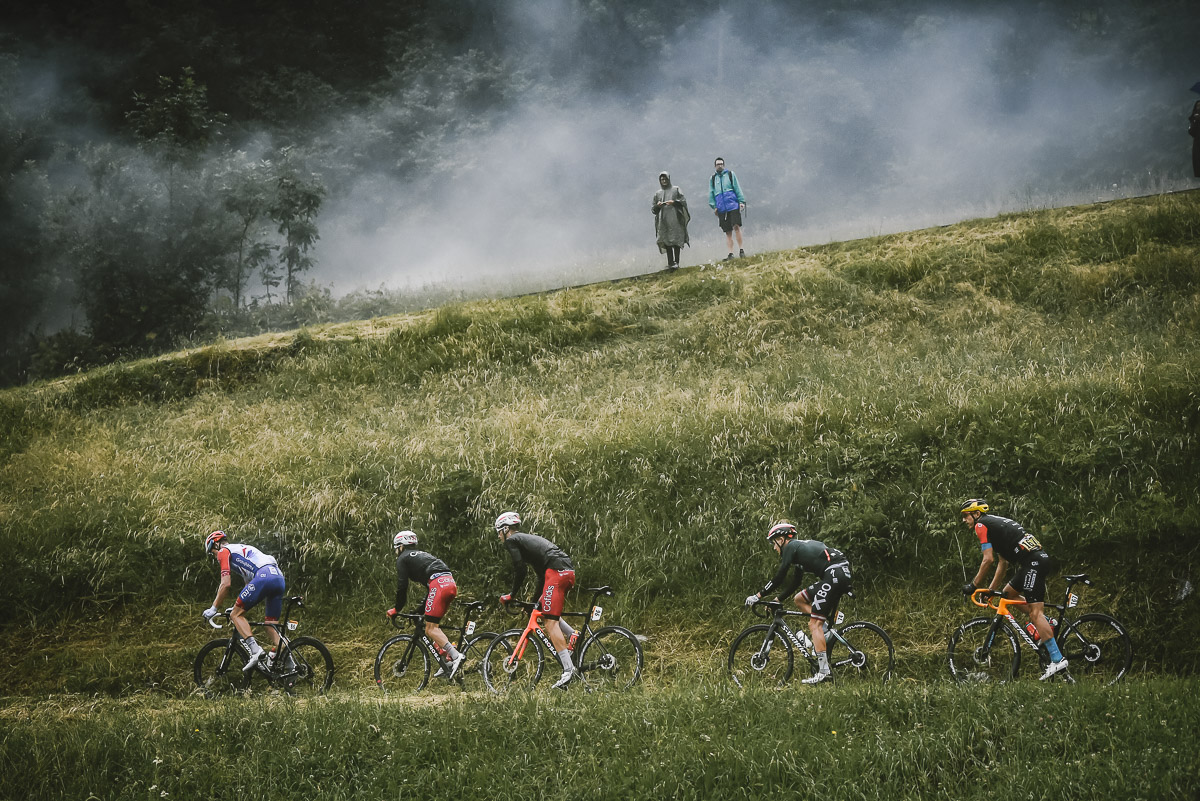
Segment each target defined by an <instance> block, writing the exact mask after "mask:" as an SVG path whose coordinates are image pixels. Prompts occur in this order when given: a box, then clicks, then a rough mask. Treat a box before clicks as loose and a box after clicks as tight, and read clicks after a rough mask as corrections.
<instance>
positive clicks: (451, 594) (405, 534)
mask: <svg viewBox="0 0 1200 801" xmlns="http://www.w3.org/2000/svg"><path fill="white" fill-rule="evenodd" d="M416 546H417V535H416V534H415V533H414V532H412V531H401V532H400V533H399V534H397V535H396V536H395V537H393V538H392V548H393V549H394V550H395V551H396V553H397V556H396V605H395V606H393V607H392V608H391V609H389V610H388V612H387V613H388V617H394V616H395V615H396V613H397V612H399V611H400V610H401V609H403V608H404V604H405V603H407V602H408V582H409V581H410V580H412V581H415V582H417V583H418V584H420V585H422V586H424V587H427V588H428V589H429V592H428V593H427V594H426V596H425V605H424V609H423V610H422V612H423V614H424V615H425V634H426V635H427V636H428V637H429V639H431V640H433V643H434V645H436V646H437V649H438V651H439V653H441V654H442V657H443V658H444V659H445V660H446V661H447V662H449V663H450V672H449V674H447V678H450V679H452V678H454V674H456V673H457V672H458V669H459V668H460V667H461V666H462V663H463V655H462V654H461V653H459V651H458V649H457V648H455V647H454V643H452V642H450V638H449V637H447V636H446V634H445V633H444V632H443V631H442V627H441V625H440V624H441V622H442V617H443V616H444V615H445V614H446V610H447V609H448V608H449V606H450V602H451V601H453V600H454V598H455V597H456V596H457V595H458V587H457V585H455V583H454V576H453V575H451V574H450V568H448V567H446V563H445V562H443V561H442V560H441V559H438V558H437V557H436V556H434V555H433V554H431V553H427V552H425V551H419V550H417V547H416ZM438 673H441V670H440V669H439V671H438Z"/></svg>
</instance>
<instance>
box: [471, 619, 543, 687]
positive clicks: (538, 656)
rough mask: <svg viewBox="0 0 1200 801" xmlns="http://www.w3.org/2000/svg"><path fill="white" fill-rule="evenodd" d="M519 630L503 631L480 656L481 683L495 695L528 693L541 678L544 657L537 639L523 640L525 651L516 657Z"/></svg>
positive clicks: (519, 637) (519, 635)
mask: <svg viewBox="0 0 1200 801" xmlns="http://www.w3.org/2000/svg"><path fill="white" fill-rule="evenodd" d="M520 639H521V632H520V631H506V632H505V633H503V634H501V635H500V636H499V637H497V638H495V639H494V640H492V642H491V643H490V644H489V645H488V648H487V651H485V652H484V655H483V665H482V668H483V680H484V682H485V683H486V684H487V688H488V689H489V690H491V691H492V692H494V693H500V694H504V693H508V692H512V691H513V690H531V689H533V687H534V686H535V685H536V684H537V681H538V679H539V678H541V675H542V664H543V662H544V661H545V655H544V654H543V653H542V645H541V643H540V642H539V641H538V639H537V637H530V638H529V639H528V640H526V643H525V651H524V653H523V654H521V656H520V657H519V658H518V657H517V656H516V648H517V643H518V641H519V640H520Z"/></svg>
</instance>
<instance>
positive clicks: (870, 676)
mask: <svg viewBox="0 0 1200 801" xmlns="http://www.w3.org/2000/svg"><path fill="white" fill-rule="evenodd" d="M825 647H826V649H827V653H828V654H829V667H830V669H831V671H832V673H833V677H834V679H835V680H836V681H839V682H856V681H863V682H885V681H887V680H888V679H889V678H891V675H892V668H893V667H894V666H895V664H896V653H895V650H894V649H893V648H892V640H891V638H890V637H888V636H887V633H886V632H884V630H883V629H881V628H880V627H879V626H876V625H875V624H874V623H865V622H862V623H851V624H850V625H848V626H846V627H845V628H842V629H839V630H838V631H837V633H836V634H834V633H832V632H831V633H830V635H829V636H827V637H826V638H825Z"/></svg>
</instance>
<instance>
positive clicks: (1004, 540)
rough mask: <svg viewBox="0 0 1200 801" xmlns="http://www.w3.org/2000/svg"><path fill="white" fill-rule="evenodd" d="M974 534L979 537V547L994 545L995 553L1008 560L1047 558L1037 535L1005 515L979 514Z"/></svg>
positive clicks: (1022, 562) (984, 548) (1019, 560)
mask: <svg viewBox="0 0 1200 801" xmlns="http://www.w3.org/2000/svg"><path fill="white" fill-rule="evenodd" d="M975 536H976V537H979V547H980V548H981V549H983V550H985V551H986V550H987V549H988V548H991V547H995V549H996V553H997V554H998V555H1000V556H1001V557H1003V558H1004V559H1007V560H1008V561H1010V562H1018V563H1020V564H1028V563H1029V562H1032V561H1034V560H1038V559H1040V560H1045V559H1049V555H1048V554H1047V553H1046V549H1045V548H1043V547H1042V544H1041V543H1040V542H1038V539H1037V537H1035V536H1033V535H1032V534H1030V533H1029V532H1027V531H1026V530H1025V529H1024V528H1023V527H1022V526H1021V524H1020V523H1018V522H1016V521H1014V520H1009V519H1008V518H1007V517H1000V516H999V515H980V516H979V519H978V520H976V521H975Z"/></svg>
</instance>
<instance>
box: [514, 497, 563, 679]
mask: <svg viewBox="0 0 1200 801" xmlns="http://www.w3.org/2000/svg"><path fill="white" fill-rule="evenodd" d="M495 527H496V533H497V534H498V535H499V536H500V542H502V543H504V549H505V550H506V551H508V555H509V556H510V557H511V558H512V563H513V568H514V571H513V585H512V591H511V592H508V593H506V594H504V595H501V596H500V603H508V602H509V601H511V600H512V597H513V596H514V595H516V594H517V592H518V591H519V590H520V589H521V583H522V582H524V581H525V572H526V570H527V568H528V566H530V565H532V566H533V569H534V571H535V572H536V573H537V576H538V584H537V592H535V593H534V596H533V597H534V598H535V599H537V603H538V605H539V608H540V609H541V610H542V628H544V629H545V630H546V636H547V637H549V638H550V642H551V644H553V645H554V650H555V653H556V654H557V656H558V661H559V663H560V664H561V665H562V669H563V674H562V676H561V677H560V678H559V680H558V681H556V682H555V683H554V686H555V687H556V688H558V689H564V688H566V686H567V684H569V683H570V681H571V679H572V678H573V677H574V675H575V667H574V665H573V664H572V662H571V650H572V649H573V648H574V647H575V640H576V638H577V635H576V633H575V630H574V629H573V628H571V627H570V626H569V625H567V622H566V621H565V620H563V619H562V617H561V615H562V611H563V604H564V602H565V600H566V595H567V590H569V589H571V588H572V587H574V586H575V566H574V565H572V564H571V557H569V556H567V554H566V553H565V552H564V551H563V550H562V549H560V548H559V547H558V546H557V545H555V544H554V543H552V542H550V540H548V539H546V538H544V537H539V536H537V535H536V534H522V533H521V531H520V527H521V516H520V515H519V514H517V513H516V512H505V513H504V514H502V515H500V516H499V517H497V518H496V524H495Z"/></svg>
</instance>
